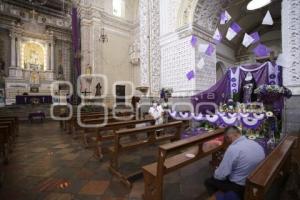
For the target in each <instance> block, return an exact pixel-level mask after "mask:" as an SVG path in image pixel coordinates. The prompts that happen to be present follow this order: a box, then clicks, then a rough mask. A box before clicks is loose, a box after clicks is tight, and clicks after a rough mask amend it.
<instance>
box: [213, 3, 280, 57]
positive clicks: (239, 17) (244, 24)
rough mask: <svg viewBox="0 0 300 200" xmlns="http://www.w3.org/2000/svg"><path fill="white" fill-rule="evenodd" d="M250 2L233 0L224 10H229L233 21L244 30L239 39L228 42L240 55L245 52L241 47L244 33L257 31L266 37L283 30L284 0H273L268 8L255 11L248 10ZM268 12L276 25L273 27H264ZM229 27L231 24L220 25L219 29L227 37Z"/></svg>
mask: <svg viewBox="0 0 300 200" xmlns="http://www.w3.org/2000/svg"><path fill="white" fill-rule="evenodd" d="M249 2H250V0H232V1H231V2H230V3H227V4H226V6H225V7H223V9H224V10H227V11H228V12H229V14H230V15H231V17H232V21H235V22H237V23H238V24H239V25H240V26H241V28H242V31H241V32H240V33H239V34H238V36H237V37H235V38H234V39H233V40H231V41H227V42H226V43H227V44H229V45H230V46H232V47H233V48H234V49H235V50H236V54H239V51H243V50H245V49H244V48H243V47H242V45H241V43H242V40H243V37H244V33H249V34H250V33H253V32H256V31H257V32H258V33H259V34H260V35H264V34H265V33H267V32H271V31H274V30H281V3H282V0H273V2H272V3H271V4H269V5H268V6H265V7H263V8H261V9H257V10H253V11H249V10H247V4H248V3H249ZM268 10H269V11H270V13H271V15H272V18H273V20H274V25H272V26H264V25H262V21H263V18H264V16H265V15H266V13H267V11H268ZM229 26H230V23H228V24H226V25H219V26H218V28H219V30H220V31H221V32H222V34H223V35H226V33H227V30H228V27H229Z"/></svg>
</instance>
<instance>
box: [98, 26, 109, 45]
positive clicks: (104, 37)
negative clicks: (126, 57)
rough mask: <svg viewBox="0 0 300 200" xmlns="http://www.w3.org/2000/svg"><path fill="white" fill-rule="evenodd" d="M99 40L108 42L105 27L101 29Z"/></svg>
mask: <svg viewBox="0 0 300 200" xmlns="http://www.w3.org/2000/svg"><path fill="white" fill-rule="evenodd" d="M99 40H100V41H101V42H102V43H105V42H108V37H107V35H106V34H105V32H104V28H102V29H101V34H100V36H99Z"/></svg>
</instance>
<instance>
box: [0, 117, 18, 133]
mask: <svg viewBox="0 0 300 200" xmlns="http://www.w3.org/2000/svg"><path fill="white" fill-rule="evenodd" d="M3 120H4V121H5V120H12V121H13V126H14V128H15V134H16V136H17V135H18V133H19V118H18V117H17V116H0V121H3Z"/></svg>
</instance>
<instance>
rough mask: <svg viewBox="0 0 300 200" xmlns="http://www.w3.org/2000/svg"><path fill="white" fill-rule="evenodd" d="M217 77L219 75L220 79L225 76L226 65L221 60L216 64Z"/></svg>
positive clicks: (218, 78)
mask: <svg viewBox="0 0 300 200" xmlns="http://www.w3.org/2000/svg"><path fill="white" fill-rule="evenodd" d="M216 71H217V72H216V75H217V76H216V77H217V79H216V80H217V81H218V80H220V79H221V78H222V77H223V76H224V73H225V65H224V63H222V62H221V61H219V62H217V64H216Z"/></svg>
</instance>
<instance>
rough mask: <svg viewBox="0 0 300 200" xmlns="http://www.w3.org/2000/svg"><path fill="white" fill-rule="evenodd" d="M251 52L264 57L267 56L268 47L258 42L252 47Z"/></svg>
mask: <svg viewBox="0 0 300 200" xmlns="http://www.w3.org/2000/svg"><path fill="white" fill-rule="evenodd" d="M253 52H254V54H255V55H256V56H257V57H266V56H269V53H270V49H269V48H268V47H266V46H265V45H263V44H258V45H257V46H256V47H255V48H254V49H253Z"/></svg>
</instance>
